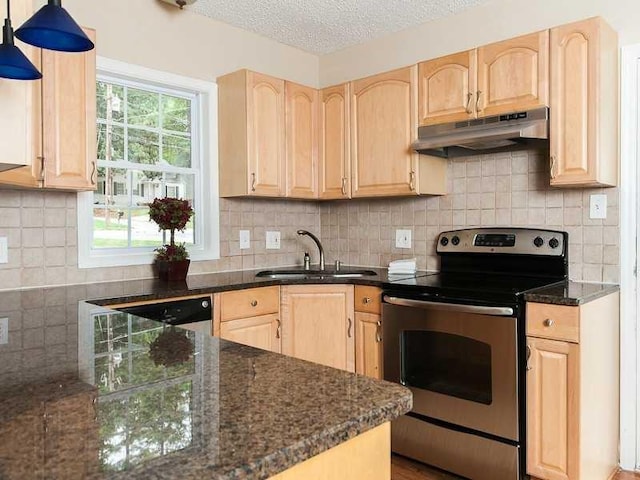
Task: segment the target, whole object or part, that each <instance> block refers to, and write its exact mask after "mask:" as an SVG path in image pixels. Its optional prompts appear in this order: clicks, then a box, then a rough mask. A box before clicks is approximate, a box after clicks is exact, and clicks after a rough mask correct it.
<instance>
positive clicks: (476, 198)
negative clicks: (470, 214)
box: [467, 193, 482, 210]
mask: <svg viewBox="0 0 640 480" xmlns="http://www.w3.org/2000/svg"><path fill="white" fill-rule="evenodd" d="M481 205H482V194H481V193H469V194H467V210H476V209H478V208H480V206H481Z"/></svg>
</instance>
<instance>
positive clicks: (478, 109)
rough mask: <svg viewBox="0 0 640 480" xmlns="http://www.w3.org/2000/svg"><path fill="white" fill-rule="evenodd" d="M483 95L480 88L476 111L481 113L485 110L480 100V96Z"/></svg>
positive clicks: (477, 95)
mask: <svg viewBox="0 0 640 480" xmlns="http://www.w3.org/2000/svg"><path fill="white" fill-rule="evenodd" d="M481 97H482V90H478V91H477V92H476V113H481V112H482V110H484V107H482V103H481V102H480V98H481Z"/></svg>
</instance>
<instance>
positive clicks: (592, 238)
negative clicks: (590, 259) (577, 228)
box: [582, 226, 604, 245]
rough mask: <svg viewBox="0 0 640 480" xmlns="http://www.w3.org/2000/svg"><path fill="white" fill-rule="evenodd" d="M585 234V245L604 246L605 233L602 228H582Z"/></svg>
mask: <svg viewBox="0 0 640 480" xmlns="http://www.w3.org/2000/svg"><path fill="white" fill-rule="evenodd" d="M582 231H583V234H584V243H585V244H586V245H602V244H603V238H604V237H603V231H604V229H603V228H602V227H601V226H586V227H583V228H582Z"/></svg>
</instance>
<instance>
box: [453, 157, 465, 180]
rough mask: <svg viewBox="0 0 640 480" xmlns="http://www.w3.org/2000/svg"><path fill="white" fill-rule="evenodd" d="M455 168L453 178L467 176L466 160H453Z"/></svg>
mask: <svg viewBox="0 0 640 480" xmlns="http://www.w3.org/2000/svg"><path fill="white" fill-rule="evenodd" d="M451 165H452V168H453V178H464V177H466V176H467V163H466V162H465V161H464V160H462V161H461V160H453V161H451Z"/></svg>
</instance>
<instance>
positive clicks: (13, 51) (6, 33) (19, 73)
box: [0, 0, 42, 80]
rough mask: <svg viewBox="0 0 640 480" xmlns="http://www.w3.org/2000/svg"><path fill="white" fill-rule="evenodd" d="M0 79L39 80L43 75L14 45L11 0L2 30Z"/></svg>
mask: <svg viewBox="0 0 640 480" xmlns="http://www.w3.org/2000/svg"><path fill="white" fill-rule="evenodd" d="M0 77H2V78H11V79H14V80H37V79H39V78H42V74H41V73H40V72H39V71H38V69H37V68H36V67H35V65H34V64H33V63H31V61H30V60H29V59H28V58H27V57H26V56H25V54H24V53H22V52H21V51H20V49H19V48H18V47H16V46H15V44H14V41H13V28H12V27H11V5H10V0H7V18H5V20H4V27H3V28H2V44H0Z"/></svg>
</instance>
